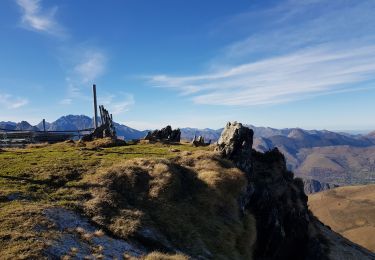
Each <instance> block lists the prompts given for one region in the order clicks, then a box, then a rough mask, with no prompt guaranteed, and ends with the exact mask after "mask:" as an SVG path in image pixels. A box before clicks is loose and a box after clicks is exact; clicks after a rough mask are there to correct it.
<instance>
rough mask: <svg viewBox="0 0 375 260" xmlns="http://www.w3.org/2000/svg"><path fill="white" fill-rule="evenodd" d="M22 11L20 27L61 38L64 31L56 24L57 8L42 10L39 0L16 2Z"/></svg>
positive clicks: (18, 0)
mask: <svg viewBox="0 0 375 260" xmlns="http://www.w3.org/2000/svg"><path fill="white" fill-rule="evenodd" d="M16 2H17V4H18V5H19V7H20V8H21V10H22V19H21V21H22V25H23V26H24V27H25V28H27V29H29V30H33V31H37V32H44V33H48V34H51V35H54V36H58V37H63V36H65V31H64V29H63V28H62V26H61V25H59V24H58V23H57V22H56V19H55V15H56V12H57V7H53V8H50V9H48V10H44V9H43V7H42V4H41V1H40V0H16Z"/></svg>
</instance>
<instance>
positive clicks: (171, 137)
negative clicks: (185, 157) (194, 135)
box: [144, 125, 181, 142]
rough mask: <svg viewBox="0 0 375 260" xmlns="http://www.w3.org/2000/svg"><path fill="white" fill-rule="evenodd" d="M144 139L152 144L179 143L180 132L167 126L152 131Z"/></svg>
mask: <svg viewBox="0 0 375 260" xmlns="http://www.w3.org/2000/svg"><path fill="white" fill-rule="evenodd" d="M144 139H145V140H149V141H154V142H156V141H161V142H165V141H167V142H180V139H181V131H180V129H179V128H177V129H174V130H172V127H171V126H170V125H168V126H166V127H164V128H162V129H161V130H154V131H152V132H151V131H150V132H148V134H147V135H146V137H145V138H144Z"/></svg>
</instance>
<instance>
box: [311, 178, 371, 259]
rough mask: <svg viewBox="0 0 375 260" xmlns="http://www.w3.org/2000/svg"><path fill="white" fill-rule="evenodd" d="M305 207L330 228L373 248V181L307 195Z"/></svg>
mask: <svg viewBox="0 0 375 260" xmlns="http://www.w3.org/2000/svg"><path fill="white" fill-rule="evenodd" d="M309 208H310V209H311V211H312V212H313V213H314V215H316V216H317V217H318V218H319V220H321V221H322V222H323V223H324V224H326V225H329V226H330V227H331V228H332V229H333V230H334V231H336V232H338V233H340V234H341V235H343V236H344V237H346V238H348V239H350V240H351V241H354V242H356V243H358V244H360V245H362V246H364V247H366V248H368V249H369V250H371V251H373V252H375V237H374V234H375V185H366V186H347V187H340V188H336V189H334V190H329V191H324V192H320V193H316V194H313V195H310V196H309Z"/></svg>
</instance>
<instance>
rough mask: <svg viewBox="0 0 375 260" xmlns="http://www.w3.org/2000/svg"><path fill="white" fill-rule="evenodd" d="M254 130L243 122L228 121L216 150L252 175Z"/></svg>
mask: <svg viewBox="0 0 375 260" xmlns="http://www.w3.org/2000/svg"><path fill="white" fill-rule="evenodd" d="M253 136H254V131H253V130H251V129H250V128H248V127H245V126H243V125H242V124H241V123H237V122H233V123H231V122H228V123H227V125H226V126H225V128H224V130H223V132H222V133H221V136H220V138H219V140H218V142H217V147H216V150H217V151H219V152H220V153H221V155H222V156H223V157H224V158H227V159H229V160H232V161H233V162H234V163H235V164H236V165H237V167H238V168H240V169H241V170H243V171H244V172H245V173H246V174H247V175H248V176H250V175H251V168H252V167H251V150H252V145H253Z"/></svg>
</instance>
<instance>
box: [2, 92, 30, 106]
mask: <svg viewBox="0 0 375 260" xmlns="http://www.w3.org/2000/svg"><path fill="white" fill-rule="evenodd" d="M28 103H29V100H28V99H27V98H23V97H16V96H13V95H10V94H6V93H0V105H1V106H2V107H4V108H6V109H17V108H20V107H23V106H25V105H27V104H28Z"/></svg>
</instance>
